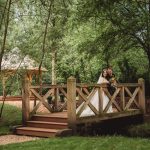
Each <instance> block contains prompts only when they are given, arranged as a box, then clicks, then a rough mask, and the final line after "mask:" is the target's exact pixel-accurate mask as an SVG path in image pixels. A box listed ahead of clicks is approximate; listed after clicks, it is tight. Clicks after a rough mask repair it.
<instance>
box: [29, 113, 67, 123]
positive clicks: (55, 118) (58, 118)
mask: <svg viewBox="0 0 150 150" xmlns="http://www.w3.org/2000/svg"><path fill="white" fill-rule="evenodd" d="M31 120H32V121H44V122H61V123H67V117H66V116H53V115H34V116H32V118H31Z"/></svg>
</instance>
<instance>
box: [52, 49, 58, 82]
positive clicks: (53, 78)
mask: <svg viewBox="0 0 150 150" xmlns="http://www.w3.org/2000/svg"><path fill="white" fill-rule="evenodd" d="M51 55H52V84H53V85H54V84H57V81H56V57H57V52H56V49H55V48H53V49H52V53H51Z"/></svg>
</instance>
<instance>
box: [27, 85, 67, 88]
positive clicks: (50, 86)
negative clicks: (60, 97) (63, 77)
mask: <svg viewBox="0 0 150 150" xmlns="http://www.w3.org/2000/svg"><path fill="white" fill-rule="evenodd" d="M40 88H43V89H55V88H67V85H65V84H64V85H42V86H39V85H36V86H30V89H40Z"/></svg>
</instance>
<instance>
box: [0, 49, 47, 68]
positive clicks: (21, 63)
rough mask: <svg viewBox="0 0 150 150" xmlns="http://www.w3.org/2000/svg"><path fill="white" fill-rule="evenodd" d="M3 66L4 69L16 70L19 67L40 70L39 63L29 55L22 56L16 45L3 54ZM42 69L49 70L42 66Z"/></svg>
mask: <svg viewBox="0 0 150 150" xmlns="http://www.w3.org/2000/svg"><path fill="white" fill-rule="evenodd" d="M1 68H2V69H1V70H2V71H16V70H17V69H25V70H30V71H38V70H39V65H38V63H37V62H36V61H35V60H33V59H31V58H30V57H29V56H28V55H26V56H22V54H21V51H20V50H19V48H17V47H16V48H14V49H12V50H11V51H10V52H8V53H6V54H5V55H4V56H3V59H2V67H1ZM41 71H47V70H46V69H45V68H43V67H41Z"/></svg>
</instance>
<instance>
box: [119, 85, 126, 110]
mask: <svg viewBox="0 0 150 150" xmlns="http://www.w3.org/2000/svg"><path fill="white" fill-rule="evenodd" d="M120 99H121V106H122V107H121V108H122V111H124V109H125V90H124V86H122V87H121V90H120Z"/></svg>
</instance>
